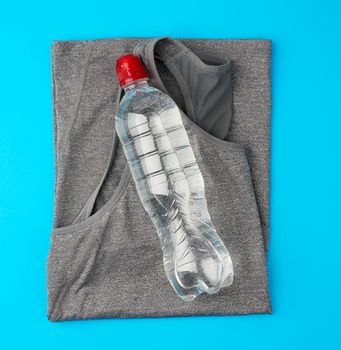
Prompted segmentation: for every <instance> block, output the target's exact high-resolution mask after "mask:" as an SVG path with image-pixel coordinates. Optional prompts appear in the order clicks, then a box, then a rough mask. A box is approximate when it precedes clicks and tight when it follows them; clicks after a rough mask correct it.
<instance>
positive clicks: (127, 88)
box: [123, 78, 148, 92]
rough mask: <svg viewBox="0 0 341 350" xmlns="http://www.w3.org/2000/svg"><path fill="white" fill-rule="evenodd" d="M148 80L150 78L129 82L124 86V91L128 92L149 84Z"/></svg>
mask: <svg viewBox="0 0 341 350" xmlns="http://www.w3.org/2000/svg"><path fill="white" fill-rule="evenodd" d="M147 81H148V78H143V79H139V80H134V81H132V82H130V83H128V84H127V85H125V86H123V90H124V92H127V91H130V90H133V89H135V88H137V87H141V86H144V85H148V83H147Z"/></svg>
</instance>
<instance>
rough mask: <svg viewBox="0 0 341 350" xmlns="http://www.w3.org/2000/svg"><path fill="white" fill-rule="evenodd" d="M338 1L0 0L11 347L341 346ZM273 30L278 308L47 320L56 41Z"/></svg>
mask: <svg viewBox="0 0 341 350" xmlns="http://www.w3.org/2000/svg"><path fill="white" fill-rule="evenodd" d="M340 21H341V7H340V2H338V1H328V0H325V1H308V0H307V1H304V0H301V1H294V0H286V1H283V0H281V1H266V0H259V1H254V2H253V1H234V2H227V1H214V2H213V1H200V0H196V1H192V0H190V1H184V0H182V1H179V0H175V1H174V0H173V1H168V2H164V1H158V2H156V1H149V2H147V1H145V2H142V1H133V0H130V1H119V2H115V1H101V0H97V1H89V0H83V1H73V2H72V1H70V0H69V1H65V0H60V1H58V2H50V1H31V2H24V1H16V2H10V1H7V2H6V3H2V5H1V8H0V36H1V46H0V50H1V55H0V61H1V62H0V84H1V93H0V99H1V110H0V230H1V231H0V247H1V253H0V266H1V275H0V276H1V279H0V348H1V349H31V348H32V349H57V348H58V349H71V348H72V349H90V348H91V349H94V347H96V348H97V347H98V348H102V347H104V346H105V347H106V348H112V349H114V348H116V349H119V348H125V349H128V348H131V349H176V348H186V349H199V348H200V349H208V348H210V349H258V348H259V349H263V350H265V349H320V348H323V349H340V348H341V343H340V333H341V332H340V328H341V327H340V324H341V322H340V311H341V302H340V298H341V287H340V286H341V282H340V267H341V258H340V256H341V254H340V246H341V225H340V220H339V218H340V216H341V213H340V204H339V199H340V195H341V190H340V183H339V179H340V150H341V143H340V135H339V134H340V131H341V128H340V126H341V112H340V102H341V94H340V92H341V89H340V84H341V68H340V67H341V39H340V36H341V29H340ZM159 35H170V36H174V37H189V38H190V37H193V38H224V39H230V38H234V39H238V38H256V39H272V40H273V59H272V87H273V93H272V98H273V110H272V160H271V167H272V169H271V191H272V195H271V243H270V255H269V273H270V289H271V297H272V303H273V315H258V316H239V317H195V318H168V319H145V320H141V319H140V320H134V319H130V320H95V321H81V322H64V323H57V324H56V323H54V324H53V323H49V322H48V321H47V318H46V302H47V300H46V299H47V297H46V267H45V262H46V257H47V253H48V249H49V243H50V237H49V236H50V231H51V227H52V214H53V186H54V184H53V180H54V169H53V129H52V105H51V68H50V58H51V52H50V48H51V44H52V40H54V39H97V38H108V37H129V36H132V37H143V36H159Z"/></svg>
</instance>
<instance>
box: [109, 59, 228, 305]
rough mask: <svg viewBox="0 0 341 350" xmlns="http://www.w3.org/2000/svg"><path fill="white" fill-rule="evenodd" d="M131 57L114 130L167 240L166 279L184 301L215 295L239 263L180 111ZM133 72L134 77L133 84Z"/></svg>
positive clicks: (162, 239) (147, 207) (164, 243)
mask: <svg viewBox="0 0 341 350" xmlns="http://www.w3.org/2000/svg"><path fill="white" fill-rule="evenodd" d="M127 56H132V55H127ZM125 57H126V56H123V57H122V58H121V59H120V60H121V61H120V60H118V64H117V65H118V66H119V67H118V68H117V69H118V75H119V78H120V77H121V79H120V83H121V85H122V87H123V88H124V90H125V95H124V96H123V98H122V101H121V102H120V106H119V110H118V115H117V116H116V124H115V125H116V130H117V134H118V136H119V139H120V141H121V143H122V145H123V149H124V153H125V156H126V158H127V161H128V163H129V167H130V171H131V174H132V176H133V178H134V181H135V184H136V187H137V191H138V194H139V197H140V200H141V202H142V204H143V206H144V208H145V210H146V211H147V213H148V214H149V216H150V218H151V220H152V222H153V224H154V226H155V228H156V231H157V233H158V236H159V238H160V242H161V247H162V251H163V262H164V268H165V272H166V275H167V278H168V280H169V282H170V283H171V285H172V286H173V288H174V289H175V291H176V293H177V294H178V295H179V297H180V298H181V299H183V300H185V301H191V300H193V299H195V298H196V297H197V296H198V295H200V294H201V293H204V292H206V293H209V294H213V293H216V292H218V291H219V290H220V289H221V288H222V287H227V286H229V285H231V284H232V282H233V265H232V261H231V258H230V255H229V252H228V250H227V248H226V247H225V245H224V243H223V242H222V240H221V238H220V237H219V236H218V234H217V232H216V230H215V228H214V226H213V224H212V222H211V218H210V215H209V212H208V208H207V204H206V199H205V187H204V180H203V177H202V174H201V172H200V169H199V167H198V164H197V162H196V160H195V156H194V153H193V150H192V148H191V145H190V143H189V139H188V135H187V132H186V129H185V127H184V125H183V122H182V117H181V111H180V110H179V108H178V107H177V105H176V104H175V102H174V101H173V100H172V99H171V98H170V97H169V96H168V95H167V94H165V93H163V92H161V91H160V90H158V89H156V88H154V87H152V86H149V85H148V83H147V77H146V76H143V74H142V75H141V74H140V75H138V74H136V79H135V78H134V69H136V68H135V66H134V64H135V65H136V62H135V61H134V60H135V59H138V58H137V57H135V56H134V58H131V57H130V58H129V57H128V59H131V60H133V63H134V64H131V62H130V61H129V60H128V63H127V62H126V61H125ZM122 62H123V63H122ZM141 64H142V63H141ZM142 67H143V66H142ZM138 68H139V69H142V68H141V67H138ZM120 69H121V72H120ZM122 69H123V70H125V71H124V72H123V73H122ZM129 69H130V71H129ZM127 70H128V73H127ZM127 74H128V75H129V77H130V76H132V77H130V79H126V75H127ZM122 75H123V77H124V78H122ZM127 80H128V83H127Z"/></svg>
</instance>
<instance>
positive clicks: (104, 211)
mask: <svg viewBox="0 0 341 350" xmlns="http://www.w3.org/2000/svg"><path fill="white" fill-rule="evenodd" d="M146 40H147V39H110V40H96V41H62V42H55V43H54V45H53V97H54V122H55V162H56V183H55V220H54V229H53V232H52V244H51V248H50V252H49V257H48V293H49V295H48V318H49V319H50V320H51V321H61V320H66V319H88V318H103V317H160V316H177V315H225V314H247V313H270V312H271V306H270V301H269V296H268V287H267V273H266V253H265V249H264V247H266V246H267V241H268V204H269V200H268V198H269V173H268V171H269V115H270V82H269V59H270V57H269V56H270V42H269V41H252V40H242V41H238V40H237V41H229V40H191V39H186V40H181V42H182V43H183V44H184V45H185V46H186V47H188V48H190V49H191V50H192V51H193V52H194V53H195V54H196V55H198V56H199V57H201V53H205V54H209V55H212V56H220V57H222V58H225V59H227V57H229V58H230V59H231V61H232V72H233V87H234V96H233V117H232V120H231V118H230V117H229V118H230V120H231V126H230V130H229V131H228V140H229V141H226V140H221V139H219V138H217V137H215V136H213V135H212V134H210V133H208V132H207V131H205V130H204V129H203V128H201V127H200V126H198V125H197V124H196V123H195V122H200V120H199V121H197V120H195V119H194V121H193V120H191V119H190V118H188V117H186V116H185V115H184V123H185V127H186V129H187V132H188V135H189V138H190V142H191V145H192V148H193V151H194V153H195V156H196V159H197V162H198V164H199V167H200V169H201V172H202V174H203V177H204V180H205V186H206V196H207V204H208V208H209V211H210V214H211V217H212V222H213V224H214V225H215V227H216V229H217V232H218V233H219V235H220V236H221V237H222V239H223V240H224V242H225V244H226V246H227V248H228V250H229V252H230V254H231V257H232V260H233V263H234V268H235V280H234V283H233V285H232V286H231V287H229V288H224V289H222V290H221V291H220V292H219V293H218V294H215V295H212V296H208V295H202V296H200V297H199V298H197V299H196V300H195V301H194V302H191V303H186V302H183V301H181V299H179V298H178V297H177V296H176V294H175V293H174V291H173V289H172V287H171V286H170V285H169V283H168V281H167V278H166V276H165V273H164V270H163V264H162V253H161V249H160V243H159V239H158V237H157V235H156V232H155V229H154V227H153V225H152V223H151V222H150V219H149V217H148V215H147V213H146V212H145V211H144V209H143V207H142V205H141V203H140V201H139V197H138V194H137V192H136V189H135V186H134V183H133V180H132V179H131V177H130V174H129V170H128V167H127V166H126V163H125V160H124V155H123V151H122V148H121V145H120V144H119V143H117V142H116V141H115V140H116V138H115V136H114V114H115V112H114V110H115V102H116V101H117V99H118V98H119V97H118V96H120V91H119V89H118V84H117V80H116V77H115V73H114V71H115V60H116V59H117V58H118V57H119V56H121V55H123V54H125V53H128V52H132V51H133V49H134V47H135V46H136V44H139V43H143V42H145V41H146ZM150 59H151V58H150ZM161 61H162V60H161ZM159 63H160V62H159ZM161 63H162V62H161ZM202 119H205V118H204V117H202ZM226 125H228V123H227V124H226ZM242 144H243V145H242ZM254 190H255V191H254ZM94 193H95V194H96V195H95V196H94ZM97 193H98V195H97Z"/></svg>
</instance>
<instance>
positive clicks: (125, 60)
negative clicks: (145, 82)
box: [116, 54, 148, 87]
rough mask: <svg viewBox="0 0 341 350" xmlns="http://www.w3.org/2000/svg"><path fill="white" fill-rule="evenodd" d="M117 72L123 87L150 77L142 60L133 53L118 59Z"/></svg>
mask: <svg viewBox="0 0 341 350" xmlns="http://www.w3.org/2000/svg"><path fill="white" fill-rule="evenodd" d="M116 72H117V77H118V81H119V83H120V85H121V87H124V86H126V85H127V84H129V83H131V82H133V81H136V80H139V79H146V78H148V73H147V71H146V69H145V68H144V65H143V63H142V61H141V60H140V59H139V58H138V57H137V56H135V55H133V54H128V55H124V56H122V57H120V58H119V59H118V60H117V61H116Z"/></svg>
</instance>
